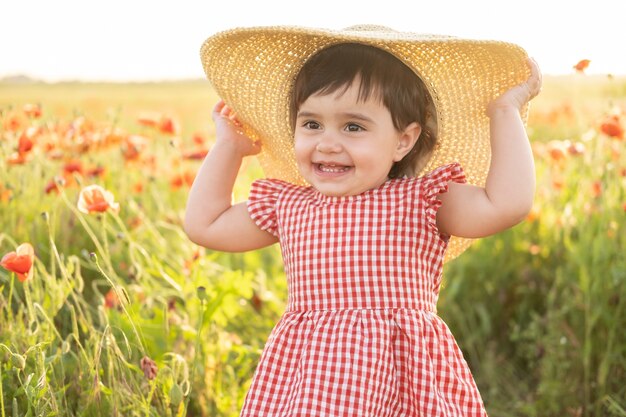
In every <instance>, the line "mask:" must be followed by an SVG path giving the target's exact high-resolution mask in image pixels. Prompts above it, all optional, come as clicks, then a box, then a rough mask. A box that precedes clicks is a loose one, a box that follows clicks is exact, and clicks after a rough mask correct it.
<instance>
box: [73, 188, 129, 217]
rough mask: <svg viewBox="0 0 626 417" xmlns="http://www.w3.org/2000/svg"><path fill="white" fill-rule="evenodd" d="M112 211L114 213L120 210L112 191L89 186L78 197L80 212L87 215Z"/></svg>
mask: <svg viewBox="0 0 626 417" xmlns="http://www.w3.org/2000/svg"><path fill="white" fill-rule="evenodd" d="M109 209H111V210H112V211H114V212H116V213H117V212H118V211H119V210H120V205H119V203H116V202H115V198H114V197H113V194H112V193H111V192H110V191H107V190H105V189H104V188H102V187H100V186H99V185H89V186H87V187H85V188H83V189H82V190H81V192H80V195H79V196H78V210H80V211H81V212H83V213H85V214H89V213H101V212H104V211H107V210H109Z"/></svg>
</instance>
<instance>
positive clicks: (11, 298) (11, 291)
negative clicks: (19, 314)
mask: <svg viewBox="0 0 626 417" xmlns="http://www.w3.org/2000/svg"><path fill="white" fill-rule="evenodd" d="M14 284H15V273H12V274H11V285H10V286H9V304H8V306H7V313H8V315H9V323H11V322H13V306H12V304H13V286H14Z"/></svg>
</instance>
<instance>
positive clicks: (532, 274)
mask: <svg viewBox="0 0 626 417" xmlns="http://www.w3.org/2000/svg"><path fill="white" fill-rule="evenodd" d="M216 100H217V97H216V96H215V94H214V93H213V92H212V90H211V89H210V87H209V86H208V83H206V82H203V81H185V82H183V81H181V82H177V83H174V82H172V83H158V84H79V83H76V84H73V83H64V84H50V85H47V84H38V83H32V84H1V83H0V258H1V260H0V265H1V267H0V417H9V416H11V417H13V416H211V417H213V416H237V415H238V411H239V409H240V407H241V404H242V402H243V399H244V396H245V393H246V391H247V388H248V386H249V383H250V378H251V376H252V373H253V371H254V368H255V366H256V363H257V361H258V359H259V355H260V352H261V349H262V347H263V344H264V342H265V340H266V338H267V336H268V335H269V332H270V331H271V329H272V326H273V324H274V323H275V322H276V321H277V320H278V318H279V317H280V314H281V313H282V311H283V309H284V307H285V302H286V283H285V276H284V272H283V269H282V261H281V258H280V252H279V249H278V247H277V246H276V245H275V246H273V247H270V248H266V249H263V250H259V251H254V252H248V253H241V254H228V253H220V252H212V251H209V250H205V249H203V248H200V247H198V246H196V245H194V244H193V243H191V242H190V241H189V240H188V239H187V238H186V236H185V234H184V233H183V231H182V219H183V215H184V208H185V202H186V198H187V193H188V190H189V186H190V184H191V183H192V182H193V179H194V176H195V172H196V170H197V169H198V167H199V164H200V162H201V160H202V159H203V158H204V156H205V155H206V154H207V153H208V152H210V148H211V143H212V138H213V126H212V124H211V121H210V112H211V109H212V107H213V105H214V103H215V102H216ZM625 130H626V79H625V78H622V77H613V76H586V75H585V74H584V73H583V72H582V71H580V72H579V73H576V74H572V75H569V76H560V77H546V79H545V80H544V87H543V92H542V94H541V95H540V96H539V97H537V98H536V99H535V100H534V101H533V102H532V104H531V112H530V118H529V123H528V131H529V136H530V139H531V142H532V146H533V151H534V154H535V162H536V172H537V193H536V199H535V205H534V207H533V210H532V212H531V213H530V214H529V216H528V218H527V219H526V220H525V221H524V222H523V223H521V224H519V225H518V226H516V227H514V228H512V229H510V230H508V231H506V232H504V233H500V234H498V235H496V236H493V237H490V238H486V239H482V240H480V241H476V242H475V243H474V244H473V245H472V246H471V247H470V249H468V250H467V251H466V252H465V253H464V254H462V255H461V256H460V257H459V258H457V259H455V260H453V261H451V262H449V263H448V264H447V265H446V267H445V270H444V284H443V288H442V291H441V296H440V300H439V306H438V311H439V314H440V315H441V316H442V317H443V319H444V320H445V321H446V323H447V324H448V325H449V327H450V328H451V330H452V333H453V334H454V335H455V336H456V338H457V342H458V344H459V346H460V347H461V349H462V350H463V353H464V355H465V358H466V359H467V361H468V363H469V365H470V368H471V369H472V372H473V374H474V377H475V379H476V382H477V384H478V387H479V389H480V391H481V394H482V396H483V399H484V401H485V405H486V408H487V411H488V413H489V414H490V415H494V416H505V417H513V416H519V417H522V416H537V417H538V416H542V417H546V416H554V417H557V416H558V417H562V416H571V417H583V416H585V417H589V416H626V383H625V382H626V331H624V329H626V133H625ZM262 175H263V173H262V170H261V168H260V167H259V165H258V163H257V162H256V160H255V159H253V158H251V159H249V160H247V161H245V164H244V166H243V167H242V171H241V175H240V177H239V180H238V183H237V187H236V190H235V193H234V196H233V198H234V200H235V201H241V200H244V199H246V197H247V190H248V188H249V184H250V183H251V182H252V181H253V180H254V179H256V178H259V177H262Z"/></svg>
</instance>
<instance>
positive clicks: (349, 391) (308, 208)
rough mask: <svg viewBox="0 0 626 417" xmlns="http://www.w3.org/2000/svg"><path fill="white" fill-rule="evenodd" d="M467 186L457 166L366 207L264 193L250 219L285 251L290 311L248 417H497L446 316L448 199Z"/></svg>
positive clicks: (401, 184)
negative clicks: (439, 223)
mask: <svg viewBox="0 0 626 417" xmlns="http://www.w3.org/2000/svg"><path fill="white" fill-rule="evenodd" d="M464 180H465V177H464V174H463V171H462V169H461V167H460V166H459V165H458V164H452V165H447V166H444V167H441V168H439V169H437V170H435V171H433V172H432V173H430V174H428V175H426V176H424V177H421V178H403V179H393V180H389V181H387V182H386V183H385V184H383V185H382V186H381V187H380V188H377V189H374V190H369V191H367V192H365V193H364V194H360V195H357V196H347V197H329V196H324V195H322V194H320V193H318V192H317V191H316V190H314V189H312V188H310V187H300V186H295V185H292V184H289V183H286V182H282V181H278V180H259V181H256V182H255V183H254V184H253V186H252V190H251V192H250V198H249V200H248V209H249V212H250V215H251V217H252V218H253V219H254V221H255V222H256V223H257V224H258V225H259V227H261V228H262V229H264V230H267V231H268V232H270V233H272V234H274V235H276V236H278V238H279V239H280V243H281V250H282V254H283V259H284V262H285V272H286V274H287V279H288V288H289V296H288V297H289V299H288V303H287V310H286V312H285V314H284V315H283V317H282V318H281V320H280V321H279V322H278V324H277V325H276V327H275V328H274V330H273V331H272V334H271V335H270V338H269V340H268V342H267V344H266V346H265V350H264V352H263V355H262V356H261V361H260V363H259V365H258V368H257V371H256V373H255V376H254V379H253V382H252V386H251V387H250V390H249V392H248V395H247V397H246V401H245V404H244V407H243V410H242V413H241V416H254V417H261V416H272V417H287V416H289V417H296V416H307V417H310V416H355V417H357V416H358V417H366V416H371V417H387V416H388V417H392V416H393V417H401V416H402V417H405V416H407V417H408V416H415V417H417V416H421V417H431V416H433V417H434V416H437V417H439V416H440V417H452V416H455V417H461V416H463V417H468V416H486V413H485V410H484V407H483V404H482V400H481V398H480V394H479V393H478V390H477V388H476V385H475V383H474V380H473V378H472V375H471V373H470V371H469V368H468V366H467V363H466V362H465V360H464V359H463V356H462V353H461V351H460V349H459V348H458V346H457V344H456V342H455V341H454V338H453V336H452V334H451V333H450V330H449V329H448V327H447V326H446V324H445V323H444V322H443V321H442V320H441V319H440V318H439V316H437V314H436V303H437V298H438V295H439V287H440V284H441V272H442V267H443V255H444V252H445V249H446V246H447V243H448V237H447V236H443V235H441V234H440V233H439V232H438V230H437V227H436V222H435V216H436V212H437V208H438V207H439V205H440V204H441V203H440V202H439V200H437V194H439V193H441V192H443V191H445V190H446V189H447V184H448V182H449V181H456V182H463V181H464Z"/></svg>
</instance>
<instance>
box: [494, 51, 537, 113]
mask: <svg viewBox="0 0 626 417" xmlns="http://www.w3.org/2000/svg"><path fill="white" fill-rule="evenodd" d="M527 63H528V67H529V68H530V76H529V77H528V79H527V80H526V81H525V82H523V83H521V84H518V85H516V86H515V87H513V88H511V89H509V90H507V91H505V92H504V93H503V94H502V95H501V96H499V97H498V98H496V99H495V100H493V101H492V102H491V103H489V106H488V107H487V115H488V116H489V117H491V116H492V115H493V114H494V112H495V111H496V110H498V109H503V108H515V109H517V110H520V109H521V108H522V106H524V105H525V104H526V103H528V102H529V101H530V100H532V99H533V98H535V97H536V96H537V95H538V94H539V92H540V91H541V71H539V66H538V65H537V62H536V61H535V60H534V59H532V58H528V60H527Z"/></svg>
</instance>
